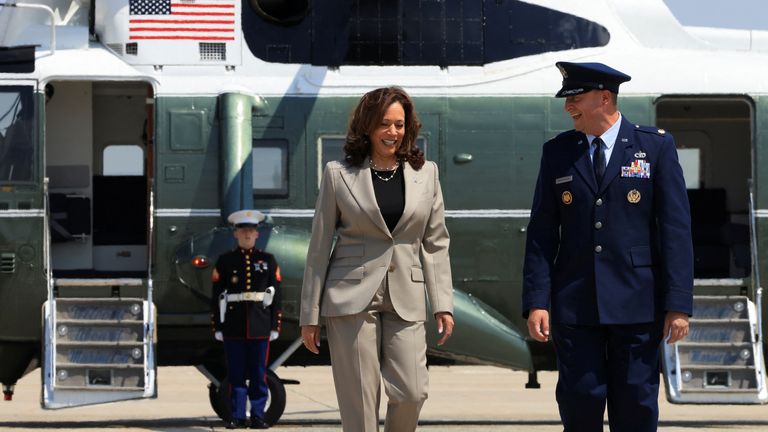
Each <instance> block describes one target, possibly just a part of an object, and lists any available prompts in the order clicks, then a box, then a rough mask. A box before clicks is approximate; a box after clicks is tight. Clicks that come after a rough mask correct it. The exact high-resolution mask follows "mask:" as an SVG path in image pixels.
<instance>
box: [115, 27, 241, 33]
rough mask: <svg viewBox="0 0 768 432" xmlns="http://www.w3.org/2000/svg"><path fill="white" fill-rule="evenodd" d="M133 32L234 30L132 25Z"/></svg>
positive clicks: (226, 29) (229, 30)
mask: <svg viewBox="0 0 768 432" xmlns="http://www.w3.org/2000/svg"><path fill="white" fill-rule="evenodd" d="M129 30H130V31H132V32H149V31H156V32H182V31H183V32H234V31H235V29H231V28H198V27H131V28H130V29H129Z"/></svg>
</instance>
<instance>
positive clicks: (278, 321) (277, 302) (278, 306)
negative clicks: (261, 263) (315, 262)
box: [269, 257, 283, 333]
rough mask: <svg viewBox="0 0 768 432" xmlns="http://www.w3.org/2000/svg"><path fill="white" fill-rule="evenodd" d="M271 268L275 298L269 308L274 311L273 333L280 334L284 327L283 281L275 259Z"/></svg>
mask: <svg viewBox="0 0 768 432" xmlns="http://www.w3.org/2000/svg"><path fill="white" fill-rule="evenodd" d="M271 261H272V262H271V263H270V268H271V269H272V271H271V273H270V275H269V286H273V287H275V296H274V298H272V304H271V305H270V306H269V307H270V309H271V311H272V314H271V315H272V327H271V329H272V330H273V331H276V332H278V333H280V330H281V329H282V326H283V290H282V288H281V287H280V283H281V282H282V280H283V277H282V275H281V274H280V265H278V264H277V260H276V259H275V257H272V259H271Z"/></svg>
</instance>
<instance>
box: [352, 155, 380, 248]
mask: <svg viewBox="0 0 768 432" xmlns="http://www.w3.org/2000/svg"><path fill="white" fill-rule="evenodd" d="M368 166H369V162H368V158H366V159H365V160H364V161H363V165H362V166H361V167H359V168H358V167H347V168H346V169H344V170H342V171H341V178H342V179H344V183H346V184H347V188H349V192H350V193H351V194H352V196H353V197H354V198H355V201H356V202H357V205H358V206H360V208H361V209H362V210H363V212H364V213H365V214H367V215H368V217H369V218H370V219H371V221H373V223H374V225H376V226H377V227H379V229H381V230H382V231H384V232H385V233H386V234H387V235H388V236H390V237H391V236H392V235H391V234H390V232H389V228H387V224H386V223H385V222H384V218H383V217H382V216H381V210H379V205H378V203H376V193H375V192H374V191H373V178H372V177H371V170H370V169H369V168H368Z"/></svg>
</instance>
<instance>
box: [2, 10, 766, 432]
mask: <svg viewBox="0 0 768 432" xmlns="http://www.w3.org/2000/svg"><path fill="white" fill-rule="evenodd" d="M638 17H642V19H638ZM766 41H768V32H762V31H757V30H753V31H739V30H724V29H712V28H701V27H686V26H683V25H681V24H680V23H679V22H678V21H677V19H675V17H674V16H673V15H672V13H671V12H670V11H669V9H668V8H667V7H666V5H665V4H664V3H663V2H662V1H660V0H658V1H656V0H654V1H648V2H643V4H642V5H639V4H637V2H633V1H631V0H597V1H595V0H591V1H587V0H580V1H567V2H566V1H556V0H530V1H517V0H483V1H466V0H423V1H419V2H406V1H396V2H392V1H387V0H305V1H280V0H247V1H236V0H157V1H149V0H113V1H97V0H93V1H87V0H38V1H21V0H19V1H0V382H2V384H3V392H4V395H5V398H6V399H7V400H10V399H11V398H12V395H13V389H14V385H15V383H16V382H17V381H18V379H19V378H21V377H22V376H24V375H25V374H27V373H30V372H32V371H34V370H36V369H38V368H39V369H40V373H41V374H42V378H43V379H42V383H43V384H42V389H41V392H42V397H41V404H42V406H43V407H45V408H52V409H56V408H64V407H74V406H80V405H87V404H95V403H104V402H115V401H120V400H126V399H136V398H151V397H153V396H155V395H156V394H157V392H158V388H157V367H158V366H165V365H193V366H196V367H197V368H198V369H199V370H200V371H201V373H203V374H205V376H206V377H208V378H209V380H210V382H211V384H210V386H209V389H208V395H209V398H210V401H211V406H212V407H213V409H214V410H215V411H216V412H217V414H218V415H220V416H222V417H224V416H225V415H226V414H225V413H226V412H227V409H226V404H227V403H228V401H227V397H226V396H225V393H226V392H225V391H222V389H226V388H227V378H226V368H225V366H224V363H223V350H222V347H221V346H220V344H219V343H217V342H216V341H215V340H214V339H213V335H212V331H211V324H210V296H211V283H210V280H211V278H210V275H211V271H212V263H213V262H215V259H216V257H217V256H218V255H219V254H221V253H223V252H225V251H227V250H228V249H231V248H232V247H234V241H233V239H232V233H231V228H230V227H228V226H226V223H225V220H226V217H227V216H228V215H229V214H230V213H232V212H233V211H236V210H240V209H243V208H254V209H258V210H260V211H262V212H263V213H265V214H266V215H267V223H265V224H264V226H263V227H262V228H261V231H260V237H259V242H258V244H257V247H259V248H261V249H264V250H265V251H267V252H270V253H272V254H274V255H275V256H276V258H277V260H278V262H279V263H280V267H281V272H282V276H283V282H282V287H281V289H282V290H283V309H284V310H283V312H284V325H283V331H282V333H281V335H280V338H279V339H278V340H276V341H274V342H272V346H271V353H272V355H271V359H270V362H271V363H270V372H269V374H268V383H269V388H270V402H269V403H268V408H267V412H266V420H267V421H268V422H269V423H271V424H274V423H275V422H277V421H278V420H279V418H280V415H281V414H282V412H283V409H284V408H285V405H286V403H287V401H286V397H285V389H284V385H285V384H291V383H293V382H292V381H291V380H290V379H286V378H280V377H278V376H277V374H276V373H275V370H276V369H277V368H278V367H279V366H282V365H308V364H316V363H323V362H327V361H328V357H327V355H325V356H320V357H318V358H315V357H313V356H310V355H308V354H307V353H306V352H304V350H303V349H300V346H301V341H300V332H299V327H298V302H299V295H300V289H301V278H302V274H303V269H304V260H305V257H306V253H307V248H308V239H309V234H310V229H311V222H312V217H313V213H314V210H313V209H314V204H315V199H316V197H317V192H318V187H319V182H320V177H321V174H322V168H323V167H324V166H325V164H326V162H328V161H330V160H338V159H341V158H342V157H343V150H342V149H343V145H344V140H345V131H346V126H347V122H348V118H349V117H348V116H349V112H350V110H351V109H352V107H353V106H354V104H355V103H356V102H357V100H358V98H359V97H360V95H361V94H363V93H365V92H366V91H368V90H370V89H372V88H375V87H381V86H387V85H392V84H396V85H399V86H402V87H403V88H405V89H406V90H407V91H408V92H409V93H410V94H411V96H412V97H413V99H414V101H415V104H416V107H417V110H418V115H419V118H420V120H421V122H422V124H423V126H422V129H421V131H420V135H419V137H418V139H417V144H418V145H419V146H420V148H422V149H423V150H424V152H425V154H426V157H427V159H430V160H434V161H435V162H436V163H437V164H438V167H439V170H440V177H441V183H442V188H443V193H444V197H445V204H446V212H445V215H446V220H447V225H448V229H449V232H450V235H451V262H452V273H453V288H454V296H455V319H456V322H457V328H456V331H455V332H454V335H453V337H452V338H451V339H450V340H449V341H448V342H447V343H446V344H444V345H442V346H440V347H438V346H437V344H436V341H437V338H436V332H435V331H434V323H427V328H428V329H432V331H429V330H428V354H429V358H430V362H431V363H433V364H437V363H441V362H443V363H446V362H447V363H453V362H461V363H470V364H490V365H496V366H500V367H505V368H511V369H515V370H522V371H528V372H529V383H528V384H527V385H528V386H530V387H536V386H537V385H538V383H537V380H536V371H538V370H552V369H554V368H555V356H554V350H553V349H552V346H551V345H549V344H540V343H537V342H534V341H532V340H531V339H530V338H528V336H527V332H526V325H525V321H524V319H523V318H522V311H521V310H520V294H521V286H522V259H523V253H524V244H525V236H526V228H527V223H528V218H529V217H530V205H531V200H532V194H533V189H534V183H535V181H536V175H537V170H538V162H539V158H540V156H541V147H542V144H543V143H544V142H545V141H547V140H548V139H549V138H551V137H553V136H555V135H556V134H558V133H559V132H562V131H564V130H568V129H570V128H571V125H570V120H569V118H568V117H567V116H566V115H565V114H564V113H563V112H562V108H563V107H562V103H561V101H560V100H557V99H555V98H554V97H553V95H554V93H555V92H556V91H557V89H558V88H559V83H560V76H559V73H558V71H557V69H556V68H555V67H554V63H555V62H556V61H599V62H602V63H606V64H609V65H611V66H613V67H616V68H618V69H620V70H623V71H626V72H627V73H629V74H630V75H632V77H633V79H632V81H630V82H628V83H626V84H625V85H623V86H622V92H621V95H620V96H619V109H620V110H621V112H622V114H623V115H625V116H626V117H627V118H629V119H631V120H632V121H634V122H638V123H639V124H655V125H658V127H660V128H664V129H666V130H667V131H669V132H670V133H672V134H673V135H674V136H675V139H676V143H677V146H678V154H679V156H680V160H681V165H682V166H683V170H684V174H685V178H686V184H687V187H688V190H689V200H690V203H691V209H692V227H693V235H694V251H695V269H694V273H695V277H696V279H695V287H694V293H695V300H694V305H695V307H694V316H693V317H692V320H691V335H690V336H689V338H688V339H687V340H685V341H682V342H679V343H677V344H675V345H674V346H670V347H665V349H664V354H663V358H662V359H661V364H662V366H663V367H662V371H663V373H664V377H665V384H666V386H665V388H666V391H667V397H668V398H669V399H670V400H671V401H673V402H677V403H765V402H766V401H767V400H768V389H767V387H766V378H765V361H764V357H763V350H764V348H765V345H764V342H763V340H764V339H763V338H762V331H763V326H764V325H763V320H764V319H765V315H766V312H765V311H764V310H763V306H764V300H763V298H762V287H761V285H760V269H761V268H764V266H765V264H766V252H768V251H766V244H767V243H766V241H765V240H766V236H767V235H768V231H766V219H765V218H766V217H768V206H767V205H766V202H768V195H766V194H768V191H763V190H761V188H760V182H759V179H760V176H761V175H765V173H764V170H765V169H766V168H764V167H765V165H766V164H764V163H762V161H763V159H764V157H765V156H764V152H765V149H766V148H768V147H766V144H767V143H768V141H766V140H767V139H768V138H767V137H768V133H766V128H767V127H768V125H767V124H766V122H765V118H766V112H768V98H767V97H766V96H767V95H768V81H767V80H766V79H765V78H764V76H763V75H762V72H761V71H762V69H763V67H764V65H765V64H767V61H768V43H766ZM714 58H717V62H715V61H713V59H714ZM430 325H431V326H432V327H430Z"/></svg>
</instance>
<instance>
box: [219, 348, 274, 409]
mask: <svg viewBox="0 0 768 432" xmlns="http://www.w3.org/2000/svg"><path fill="white" fill-rule="evenodd" d="M224 352H225V354H226V356H227V373H228V374H229V386H230V396H231V398H232V418H234V419H238V420H244V419H245V405H246V398H247V399H250V400H251V417H254V416H255V417H264V405H266V403H267V396H268V394H269V393H268V387H267V356H268V355H269V339H247V340H246V339H225V340H224ZM246 379H247V380H249V382H248V387H246V385H245V381H246Z"/></svg>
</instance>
